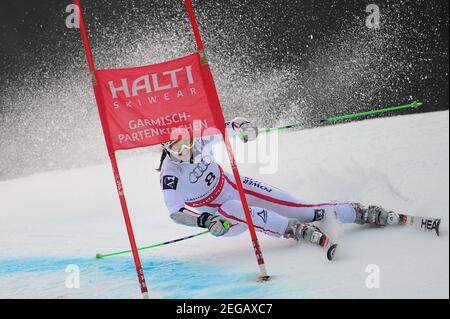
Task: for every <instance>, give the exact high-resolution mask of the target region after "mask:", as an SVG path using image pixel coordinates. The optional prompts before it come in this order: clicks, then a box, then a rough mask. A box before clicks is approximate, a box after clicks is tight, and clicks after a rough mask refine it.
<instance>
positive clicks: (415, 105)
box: [258, 101, 423, 134]
mask: <svg viewBox="0 0 450 319" xmlns="http://www.w3.org/2000/svg"><path fill="white" fill-rule="evenodd" d="M422 105H423V103H422V102H419V101H416V102H413V103H410V104H406V105H401V106H393V107H388V108H384V109H379V110H372V111H367V112H361V113H353V114H347V115H340V116H335V117H329V118H326V119H322V120H321V121H320V122H322V123H331V124H334V123H336V122H338V121H341V120H346V119H353V118H357V117H363V116H369V115H374V114H379V113H385V112H391V111H398V110H403V109H408V108H418V107H420V106H422ZM301 127H302V125H301V124H293V125H283V126H278V127H272V128H261V129H259V130H258V133H260V134H261V133H272V132H276V131H284V130H287V129H293V128H301Z"/></svg>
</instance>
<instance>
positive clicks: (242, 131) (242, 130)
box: [233, 117, 258, 143]
mask: <svg viewBox="0 0 450 319" xmlns="http://www.w3.org/2000/svg"><path fill="white" fill-rule="evenodd" d="M233 125H234V126H235V127H237V129H238V136H239V138H240V139H241V140H242V141H243V142H244V143H247V142H249V141H254V140H256V138H257V137H258V127H257V126H256V125H253V124H252V123H250V121H248V120H246V119H244V118H241V117H237V118H235V119H234V120H233Z"/></svg>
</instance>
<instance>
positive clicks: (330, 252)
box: [320, 233, 338, 261]
mask: <svg viewBox="0 0 450 319" xmlns="http://www.w3.org/2000/svg"><path fill="white" fill-rule="evenodd" d="M322 234H323V233H322ZM320 246H322V247H323V248H324V249H326V251H327V258H328V260H329V261H332V260H333V259H334V254H335V252H336V248H337V246H338V245H337V244H336V243H334V242H332V241H331V239H330V237H328V236H327V235H325V234H323V235H322V238H321V239H320Z"/></svg>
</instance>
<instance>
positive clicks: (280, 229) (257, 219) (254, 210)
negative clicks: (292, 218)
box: [217, 200, 289, 237]
mask: <svg viewBox="0 0 450 319" xmlns="http://www.w3.org/2000/svg"><path fill="white" fill-rule="evenodd" d="M217 212H218V213H219V214H221V215H222V216H223V217H225V218H226V219H228V220H229V221H230V222H231V224H232V227H231V229H230V230H229V231H228V233H227V234H226V236H236V235H238V234H241V233H242V232H244V231H245V230H246V229H247V221H246V218H245V213H244V209H243V207H242V204H241V202H240V201H238V200H229V201H227V202H225V203H224V204H222V205H221V206H220V207H219V209H218V210H217ZM250 214H251V216H252V221H253V224H254V225H255V230H256V231H259V232H262V233H265V234H266V235H269V236H275V237H282V236H284V235H285V232H286V229H287V227H288V223H289V220H288V218H286V217H284V216H281V215H278V214H277V213H274V212H272V211H270V210H267V209H264V208H259V207H254V206H252V207H250Z"/></svg>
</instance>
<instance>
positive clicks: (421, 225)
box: [400, 214, 441, 236]
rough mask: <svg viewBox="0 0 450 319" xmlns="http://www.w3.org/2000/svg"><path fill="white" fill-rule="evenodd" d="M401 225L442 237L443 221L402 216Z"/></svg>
mask: <svg viewBox="0 0 450 319" xmlns="http://www.w3.org/2000/svg"><path fill="white" fill-rule="evenodd" d="M400 224H401V225H405V226H411V227H414V228H416V229H418V230H422V231H428V232H433V231H434V232H435V233H436V235H437V236H440V227H441V219H440V218H432V217H420V216H411V215H404V214H400Z"/></svg>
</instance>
